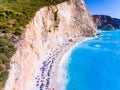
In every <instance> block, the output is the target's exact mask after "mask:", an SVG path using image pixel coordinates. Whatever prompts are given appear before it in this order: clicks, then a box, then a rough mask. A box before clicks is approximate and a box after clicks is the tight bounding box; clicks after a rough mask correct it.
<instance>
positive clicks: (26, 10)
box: [0, 0, 66, 89]
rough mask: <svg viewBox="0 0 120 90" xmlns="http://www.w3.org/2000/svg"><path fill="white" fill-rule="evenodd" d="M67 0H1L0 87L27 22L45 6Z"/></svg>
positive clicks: (3, 82) (2, 84)
mask: <svg viewBox="0 0 120 90" xmlns="http://www.w3.org/2000/svg"><path fill="white" fill-rule="evenodd" d="M64 1H66V0H0V89H1V88H2V87H3V86H4V84H5V82H6V79H7V77H8V69H9V68H10V59H11V57H12V56H13V54H14V52H15V50H16V49H15V47H14V44H15V42H17V38H20V35H21V34H22V31H23V29H24V27H25V25H26V24H28V23H29V21H30V20H31V19H32V18H33V17H34V15H35V13H36V12H37V11H38V10H39V9H40V8H41V7H44V6H48V5H55V4H58V3H61V2H64Z"/></svg>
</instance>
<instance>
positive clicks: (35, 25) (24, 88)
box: [4, 0, 97, 90]
mask: <svg viewBox="0 0 120 90" xmlns="http://www.w3.org/2000/svg"><path fill="white" fill-rule="evenodd" d="M96 33H97V31H96V28H95V27H94V24H93V22H92V20H91V17H90V15H89V13H88V10H87V8H86V6H85V4H84V1H83V0H69V1H68V2H64V3H61V4H59V5H55V6H48V7H44V8H41V9H40V10H39V11H38V12H37V13H36V15H35V17H34V18H33V20H32V21H31V22H30V23H29V24H28V25H27V26H26V28H25V32H24V34H23V35H22V39H21V40H20V41H19V42H18V43H17V44H16V47H17V51H16V53H15V54H14V56H13V57H12V60H11V69H10V74H9V78H8V80H7V82H6V85H5V89H4V90H38V89H37V88H36V87H35V83H36V82H35V80H34V79H35V77H36V76H37V75H38V74H40V73H39V72H38V71H39V69H40V68H39V67H40V65H42V62H43V61H44V59H45V57H47V55H48V54H49V53H51V52H53V51H54V50H56V49H59V48H61V47H62V46H64V45H65V44H66V43H67V42H69V41H71V40H73V41H74V39H76V38H81V37H93V36H95V35H96Z"/></svg>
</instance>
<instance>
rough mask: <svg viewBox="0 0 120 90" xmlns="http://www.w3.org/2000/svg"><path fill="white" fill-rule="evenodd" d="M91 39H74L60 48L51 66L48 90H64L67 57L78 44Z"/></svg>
mask: <svg viewBox="0 0 120 90" xmlns="http://www.w3.org/2000/svg"><path fill="white" fill-rule="evenodd" d="M90 39H91V38H81V39H75V40H73V42H69V43H68V44H67V45H64V46H63V47H61V52H60V53H59V54H58V55H57V57H56V60H55V63H54V64H53V69H52V74H51V81H50V82H51V83H50V86H49V87H50V90H65V85H66V84H67V78H66V76H67V72H66V68H67V64H68V63H69V61H68V60H69V59H68V58H69V55H70V54H71V51H72V50H73V49H74V48H75V47H77V46H78V45H79V44H80V43H82V42H84V41H87V40H90Z"/></svg>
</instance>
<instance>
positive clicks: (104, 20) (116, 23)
mask: <svg viewBox="0 0 120 90" xmlns="http://www.w3.org/2000/svg"><path fill="white" fill-rule="evenodd" d="M92 17H93V21H94V23H95V25H96V27H97V28H98V29H102V30H115V29H119V28H120V19H117V18H112V17H110V16H107V15H93V16H92Z"/></svg>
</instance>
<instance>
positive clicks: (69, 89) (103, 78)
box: [66, 30, 120, 90]
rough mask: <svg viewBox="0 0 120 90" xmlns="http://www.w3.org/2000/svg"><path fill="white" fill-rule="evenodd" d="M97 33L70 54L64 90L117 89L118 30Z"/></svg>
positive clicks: (119, 78)
mask: <svg viewBox="0 0 120 90" xmlns="http://www.w3.org/2000/svg"><path fill="white" fill-rule="evenodd" d="M100 33H101V35H100V36H99V38H94V39H92V40H89V41H85V42H84V43H82V44H80V45H79V46H78V47H76V48H75V49H74V50H73V51H72V53H71V56H70V60H69V62H70V63H69V65H68V69H67V72H68V76H69V78H68V79H69V82H68V84H67V86H66V90H120V30H116V31H100Z"/></svg>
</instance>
